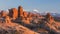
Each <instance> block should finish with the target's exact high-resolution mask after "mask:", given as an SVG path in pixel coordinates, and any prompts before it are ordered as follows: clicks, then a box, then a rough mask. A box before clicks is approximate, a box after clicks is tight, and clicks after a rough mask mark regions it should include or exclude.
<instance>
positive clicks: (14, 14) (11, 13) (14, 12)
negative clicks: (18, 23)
mask: <svg viewBox="0 0 60 34" xmlns="http://www.w3.org/2000/svg"><path fill="white" fill-rule="evenodd" d="M9 16H11V17H12V18H13V19H16V18H18V10H17V9H16V8H12V9H9Z"/></svg>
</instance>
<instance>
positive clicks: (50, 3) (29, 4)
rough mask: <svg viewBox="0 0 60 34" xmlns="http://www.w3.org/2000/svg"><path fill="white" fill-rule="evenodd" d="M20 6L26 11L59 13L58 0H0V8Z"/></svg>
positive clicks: (59, 3) (59, 4) (59, 2)
mask: <svg viewBox="0 0 60 34" xmlns="http://www.w3.org/2000/svg"><path fill="white" fill-rule="evenodd" d="M20 5H21V6H22V7H23V8H24V9H25V10H27V11H32V10H38V11H39V12H51V13H60V0H0V10H7V9H9V8H17V7H18V6H20Z"/></svg>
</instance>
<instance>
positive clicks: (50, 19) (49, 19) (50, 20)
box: [46, 13, 54, 23]
mask: <svg viewBox="0 0 60 34" xmlns="http://www.w3.org/2000/svg"><path fill="white" fill-rule="evenodd" d="M46 18H47V20H48V21H49V22H50V23H52V22H54V18H53V17H52V16H51V15H50V13H47V15H46Z"/></svg>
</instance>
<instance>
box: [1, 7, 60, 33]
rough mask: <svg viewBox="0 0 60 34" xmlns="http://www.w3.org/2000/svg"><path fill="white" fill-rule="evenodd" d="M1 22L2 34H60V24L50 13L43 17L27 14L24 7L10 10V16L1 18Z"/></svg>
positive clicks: (37, 14)
mask: <svg viewBox="0 0 60 34" xmlns="http://www.w3.org/2000/svg"><path fill="white" fill-rule="evenodd" d="M1 15H2V13H1ZM3 15H5V14H4V13H3ZM0 22H1V23H0V32H1V33H2V34H4V33H8V34H60V22H56V21H55V20H54V18H53V17H52V16H51V15H50V13H47V14H46V15H45V16H43V15H40V14H39V13H32V12H26V11H23V8H22V6H19V7H18V9H16V8H12V9H9V14H8V15H6V16H4V17H0ZM34 31H35V32H34Z"/></svg>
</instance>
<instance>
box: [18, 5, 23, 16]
mask: <svg viewBox="0 0 60 34" xmlns="http://www.w3.org/2000/svg"><path fill="white" fill-rule="evenodd" d="M20 16H23V8H22V7H21V6H19V7H18V17H20Z"/></svg>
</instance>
